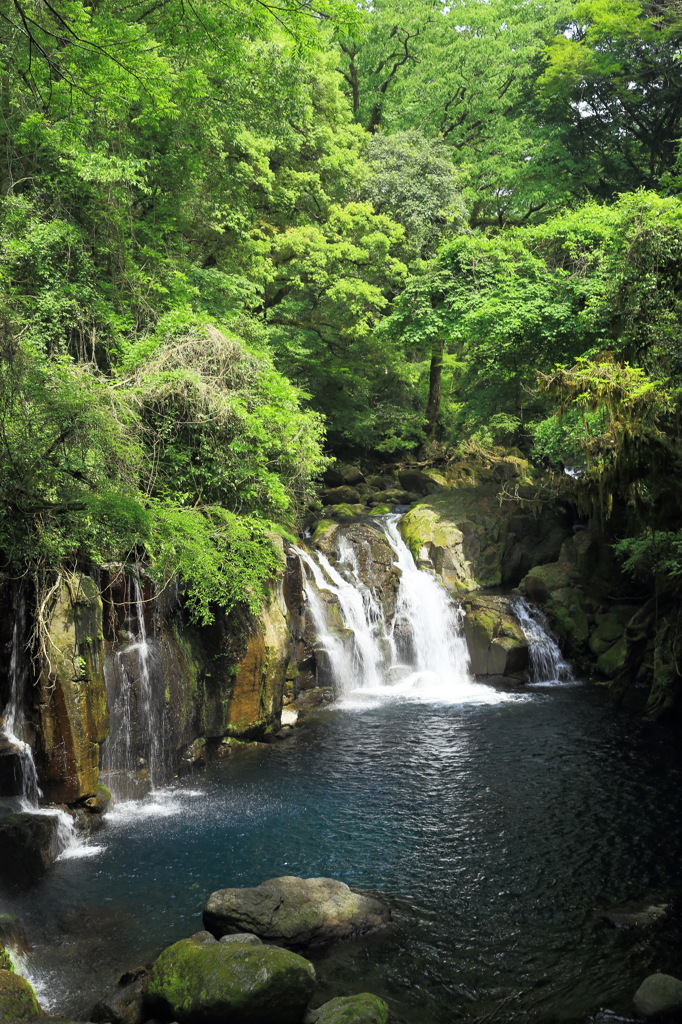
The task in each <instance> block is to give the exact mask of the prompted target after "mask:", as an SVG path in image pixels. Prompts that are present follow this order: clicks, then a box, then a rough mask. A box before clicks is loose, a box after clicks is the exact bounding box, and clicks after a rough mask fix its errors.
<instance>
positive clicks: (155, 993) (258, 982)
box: [145, 939, 315, 1024]
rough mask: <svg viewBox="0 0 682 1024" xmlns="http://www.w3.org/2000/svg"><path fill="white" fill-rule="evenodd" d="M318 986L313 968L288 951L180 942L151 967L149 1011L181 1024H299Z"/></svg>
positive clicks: (227, 944)
mask: <svg viewBox="0 0 682 1024" xmlns="http://www.w3.org/2000/svg"><path fill="white" fill-rule="evenodd" d="M314 984H315V969H314V967H313V965H312V964H311V963H309V962H308V961H307V960H304V959H303V957H302V956H299V955H298V954H297V953H292V952H290V951H289V950H286V949H280V948H278V947H277V946H251V945H246V944H245V943H243V942H235V943H225V944H224V943H219V942H216V943H213V944H211V943H208V944H206V943H201V942H196V941H195V940H194V939H181V940H180V942H176V943H175V944H174V945H172V946H170V947H169V948H168V949H165V950H164V951H163V953H162V954H161V956H160V957H159V958H158V960H157V961H156V963H155V964H154V966H153V967H152V969H151V973H150V975H149V981H148V982H147V988H146V990H145V1008H146V1011H147V1015H148V1016H151V1015H158V1016H160V1017H162V1018H164V1019H167V1020H175V1021H179V1022H180V1024H185V1022H187V1024H221V1022H224V1021H228V1020H229V1022H230V1024H263V1022H264V1021H273V1022H277V1024H299V1021H300V1020H301V1018H302V1017H303V1014H304V1012H305V1008H306V1006H307V1005H308V1002H309V1001H310V996H311V995H312V991H313V987H314Z"/></svg>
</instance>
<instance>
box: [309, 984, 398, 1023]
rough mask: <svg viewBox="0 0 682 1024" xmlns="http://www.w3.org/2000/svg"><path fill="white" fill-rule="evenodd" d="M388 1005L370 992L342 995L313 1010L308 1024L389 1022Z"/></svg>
mask: <svg viewBox="0 0 682 1024" xmlns="http://www.w3.org/2000/svg"><path fill="white" fill-rule="evenodd" d="M388 1019H389V1009H388V1005H387V1004H386V1003H385V1002H384V1001H383V999H379V997H378V996H375V995H372V994H371V993H370V992H361V993H360V994H359V995H356V996H340V997H339V998H337V999H331V1000H330V1001H329V1002H328V1003H325V1004H324V1005H323V1006H320V1007H319V1008H318V1009H317V1010H313V1011H312V1012H311V1013H309V1014H308V1015H307V1017H306V1024H388Z"/></svg>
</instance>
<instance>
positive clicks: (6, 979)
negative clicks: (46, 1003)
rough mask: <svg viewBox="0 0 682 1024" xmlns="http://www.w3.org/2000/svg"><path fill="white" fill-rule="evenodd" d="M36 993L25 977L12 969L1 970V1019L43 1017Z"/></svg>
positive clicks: (12, 1021) (16, 1019)
mask: <svg viewBox="0 0 682 1024" xmlns="http://www.w3.org/2000/svg"><path fill="white" fill-rule="evenodd" d="M41 1016H43V1012H42V1010H41V1009H40V1006H39V1005H38V1000H37V999H36V994H35V992H34V991H33V988H32V987H31V985H29V983H28V982H27V981H26V979H25V978H20V977H19V975H18V974H14V973H13V972H12V971H5V970H0V1021H6V1022H7V1024H14V1021H19V1020H30V1019H31V1018H32V1017H41Z"/></svg>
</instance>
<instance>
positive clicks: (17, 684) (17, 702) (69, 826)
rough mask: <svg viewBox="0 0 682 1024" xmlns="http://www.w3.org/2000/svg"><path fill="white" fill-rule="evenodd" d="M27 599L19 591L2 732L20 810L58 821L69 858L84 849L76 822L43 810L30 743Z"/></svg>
mask: <svg viewBox="0 0 682 1024" xmlns="http://www.w3.org/2000/svg"><path fill="white" fill-rule="evenodd" d="M26 626H27V613H26V597H25V595H24V593H23V592H21V591H20V592H19V594H18V595H17V600H16V614H15V617H14V624H13V626H12V645H11V650H10V662H9V700H8V701H7V704H6V705H5V708H4V710H3V714H2V732H3V733H4V738H5V740H6V742H7V744H8V745H9V746H10V748H13V751H14V752H15V753H16V756H17V763H18V766H19V767H18V774H19V778H17V797H16V800H17V804H18V809H19V810H20V811H28V812H30V813H31V814H44V815H47V816H49V817H50V818H53V819H54V821H55V831H54V840H53V843H54V850H55V853H56V854H58V855H59V856H68V855H70V853H71V852H73V851H75V850H77V849H78V848H79V847H80V843H79V840H78V837H77V835H76V829H75V825H74V820H73V818H72V817H71V815H70V814H68V813H67V812H66V811H64V810H62V809H60V808H56V807H40V800H41V798H42V796H43V793H42V790H41V788H40V785H39V783H38V772H37V769H36V763H35V760H34V757H33V749H32V747H31V745H30V743H29V742H28V734H29V729H28V712H27V707H26V698H27V693H28V688H29V685H30V664H29V658H28V655H27V652H26Z"/></svg>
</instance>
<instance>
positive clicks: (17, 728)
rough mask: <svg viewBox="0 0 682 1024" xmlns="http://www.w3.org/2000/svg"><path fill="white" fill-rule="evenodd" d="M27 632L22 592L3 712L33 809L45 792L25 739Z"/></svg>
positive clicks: (23, 799)
mask: <svg viewBox="0 0 682 1024" xmlns="http://www.w3.org/2000/svg"><path fill="white" fill-rule="evenodd" d="M25 633H26V601H25V598H24V596H23V594H20V595H19V597H18V599H17V609H16V615H15V618H14V625H13V627H12V650H11V652H10V661H9V684H10V694H9V700H8V702H7V705H6V706H5V709H4V711H3V713H2V717H3V732H4V734H5V736H6V738H7V740H8V741H9V743H10V744H11V745H12V746H13V747H14V748H15V750H16V752H17V756H18V758H19V764H20V770H21V794H20V797H19V800H20V805H21V808H22V810H27V811H28V810H34V809H35V808H36V807H37V806H38V801H39V799H40V797H41V796H42V792H41V790H40V787H39V785H38V772H37V771H36V765H35V761H34V759H33V750H32V749H31V746H30V744H29V743H28V742H27V740H26V707H25V694H26V684H27V676H28V671H27V659H26V657H25V656H24V638H25Z"/></svg>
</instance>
